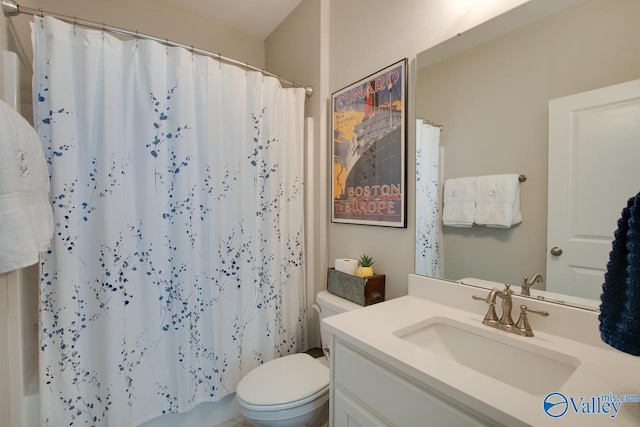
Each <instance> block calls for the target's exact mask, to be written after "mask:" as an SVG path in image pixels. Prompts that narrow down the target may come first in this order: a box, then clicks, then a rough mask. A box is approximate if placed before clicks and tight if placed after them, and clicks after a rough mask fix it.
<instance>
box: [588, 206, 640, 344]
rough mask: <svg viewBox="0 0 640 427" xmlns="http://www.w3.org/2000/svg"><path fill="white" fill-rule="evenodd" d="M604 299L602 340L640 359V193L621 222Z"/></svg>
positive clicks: (601, 310) (607, 275)
mask: <svg viewBox="0 0 640 427" xmlns="http://www.w3.org/2000/svg"><path fill="white" fill-rule="evenodd" d="M600 299H601V301H602V304H601V305H600V316H599V317H598V318H599V319H600V335H601V337H602V341H604V342H606V343H607V344H609V345H610V346H612V347H614V348H617V349H618V350H620V351H624V352H625V353H629V354H633V355H634V356H640V193H638V194H637V195H636V196H635V197H632V198H630V199H629V201H628V202H627V206H626V207H625V208H624V209H623V210H622V216H621V218H620V219H619V220H618V229H617V230H616V232H615V238H614V241H613V244H612V249H611V253H610V256H609V263H608V264H607V272H606V273H605V276H604V284H603V285H602V295H601V297H600Z"/></svg>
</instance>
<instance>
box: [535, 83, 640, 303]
mask: <svg viewBox="0 0 640 427" xmlns="http://www.w3.org/2000/svg"><path fill="white" fill-rule="evenodd" d="M548 187H549V206H548V219H547V277H546V279H547V290H549V291H553V292H558V293H562V294H570V295H574V296H579V297H584V298H590V299H596V300H599V299H600V294H601V293H602V283H603V281H604V272H605V269H606V265H607V262H608V260H609V252H610V251H611V242H612V240H613V233H614V231H615V230H616V228H617V220H618V218H620V213H621V211H622V209H623V207H624V206H626V202H627V200H628V199H629V198H630V197H632V196H635V195H636V194H637V193H638V191H640V80H635V81H631V82H627V83H622V84H619V85H615V86H610V87H606V88H602V89H597V90H593V91H589V92H584V93H580V94H577V95H572V96H567V97H564V98H558V99H555V100H552V101H550V102H549V186H548ZM560 250H561V251H562V253H561V254H560V255H558V254H559V251H560Z"/></svg>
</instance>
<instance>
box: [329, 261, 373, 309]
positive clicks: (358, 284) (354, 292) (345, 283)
mask: <svg viewBox="0 0 640 427" xmlns="http://www.w3.org/2000/svg"><path fill="white" fill-rule="evenodd" d="M384 278H385V276H384V274H378V275H374V276H369V277H365V278H360V277H357V276H352V275H351V274H347V273H343V272H341V271H338V270H336V269H335V268H330V269H329V272H328V273H327V290H328V291H329V292H330V293H332V294H334V295H337V296H339V297H341V298H344V299H348V300H349V301H352V302H355V303H356V304H360V305H362V306H366V305H371V304H375V303H378V302H382V301H384Z"/></svg>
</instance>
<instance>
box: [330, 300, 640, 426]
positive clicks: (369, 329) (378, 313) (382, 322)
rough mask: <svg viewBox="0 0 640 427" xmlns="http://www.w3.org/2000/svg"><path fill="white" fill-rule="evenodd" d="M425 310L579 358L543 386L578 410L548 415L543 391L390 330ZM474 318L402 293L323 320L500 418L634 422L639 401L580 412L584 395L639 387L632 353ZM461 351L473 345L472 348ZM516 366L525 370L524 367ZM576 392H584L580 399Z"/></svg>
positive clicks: (639, 414) (423, 316)
mask: <svg viewBox="0 0 640 427" xmlns="http://www.w3.org/2000/svg"><path fill="white" fill-rule="evenodd" d="M433 317H446V318H451V319H454V320H456V321H457V322H458V323H461V324H468V325H473V326H478V325H479V326H480V327H482V328H487V329H488V330H491V331H495V333H496V334H506V335H508V336H509V338H507V339H512V340H524V345H529V344H532V343H533V344H535V345H537V346H540V347H543V348H546V349H550V350H553V351H555V352H559V353H563V354H566V355H569V356H571V357H575V358H576V359H578V360H579V362H580V363H579V366H578V367H577V369H576V370H575V372H574V373H573V374H572V375H571V377H570V378H569V379H568V380H567V381H566V382H565V383H564V384H563V385H562V386H561V387H560V389H559V390H549V393H551V392H559V393H562V394H563V395H564V396H566V397H567V398H571V397H573V398H574V400H573V402H574V403H576V404H577V403H580V402H581V403H582V405H580V406H579V407H578V413H575V411H574V409H573V408H572V407H571V405H572V404H571V403H569V408H568V411H567V413H566V414H565V415H563V416H562V417H559V418H551V417H549V416H548V415H547V414H546V413H545V412H544V410H543V400H544V397H545V396H539V395H534V394H530V393H527V392H525V391H522V390H520V389H519V388H516V387H514V386H511V385H508V384H506V383H503V382H500V381H498V380H495V379H494V378H491V377H489V376H487V375H484V374H481V373H479V372H477V371H475V370H472V369H470V368H467V367H465V366H462V365H460V364H458V363H457V362H455V361H452V360H450V359H447V358H445V357H442V356H439V355H437V354H435V353H432V352H430V351H428V350H425V349H423V348H421V347H418V346H416V345H414V344H411V343H409V342H407V341H405V340H403V339H401V338H398V337H396V336H394V332H396V331H398V330H402V329H403V328H407V327H410V326H411V325H414V324H416V323H420V322H427V321H428V320H429V319H430V318H433ZM531 317H533V316H532V315H530V320H531ZM516 320H517V319H516ZM481 322H482V316H481V315H478V314H476V313H470V312H468V311H464V310H461V309H457V308H453V307H450V306H447V305H443V304H440V303H436V302H432V301H429V300H425V299H422V298H418V297H416V296H411V295H408V296H404V297H400V298H397V299H393V300H390V301H386V302H384V303H380V304H376V305H372V306H368V307H364V308H362V309H358V310H354V311H351V312H347V313H344V314H340V315H336V316H332V317H329V318H327V319H325V320H324V321H323V323H324V325H323V327H326V328H327V331H328V332H330V333H332V334H335V336H336V337H338V338H342V339H343V340H345V341H347V342H349V343H350V344H351V345H354V346H356V347H357V348H359V349H361V350H363V351H365V352H366V353H367V354H369V355H371V356H372V357H375V358H377V359H379V360H380V361H382V362H384V363H385V364H387V365H388V366H390V367H392V368H394V369H397V370H399V371H401V372H403V373H404V374H406V375H408V376H410V377H412V378H414V379H416V380H417V381H419V382H421V383H423V384H425V386H427V387H431V388H436V389H437V390H440V391H441V392H443V393H445V394H447V395H448V396H450V397H451V398H453V399H455V400H457V401H459V402H460V403H462V404H464V405H466V406H468V407H470V408H472V409H474V410H477V411H479V412H481V413H483V414H485V415H487V416H489V417H491V418H492V419H494V420H496V421H497V422H500V423H503V424H505V425H509V426H511V425H517V424H520V425H534V426H539V425H551V424H553V425H580V426H606V425H609V424H611V425H615V426H627V425H628V426H639V425H640V403H629V402H627V403H622V404H621V406H620V409H619V411H618V413H617V415H616V416H615V418H611V416H610V415H611V414H603V413H600V414H583V413H582V412H581V411H582V410H585V408H586V407H585V406H584V405H585V404H587V403H590V402H592V397H599V396H602V395H609V394H610V393H613V394H615V395H617V396H620V395H623V394H625V395H637V394H640V357H635V356H631V355H628V354H625V353H622V352H619V351H617V350H608V349H603V348H600V347H595V346H593V345H589V344H586V343H582V342H578V341H574V340H571V339H568V338H564V337H561V336H557V335H552V334H549V333H546V332H543V331H535V328H534V332H535V336H534V337H520V336H518V335H515V334H510V333H507V332H504V331H500V330H497V329H494V328H490V327H488V326H484V325H482V323H481ZM532 323H533V322H532ZM575 327H576V328H579V327H580V325H575ZM516 342H517V341H516ZM469 351H470V352H473V348H470V349H469ZM522 368H523V369H527V367H526V366H523V367H522ZM580 398H584V399H583V400H582V401H581V400H580Z"/></svg>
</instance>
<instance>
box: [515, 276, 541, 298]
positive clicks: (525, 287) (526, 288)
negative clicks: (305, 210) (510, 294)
mask: <svg viewBox="0 0 640 427" xmlns="http://www.w3.org/2000/svg"><path fill="white" fill-rule="evenodd" d="M542 281H543V279H542V276H541V275H540V274H538V273H536V274H534V275H533V277H532V278H531V280H529V278H528V277H527V276H524V277H523V278H522V288H521V289H520V295H526V296H531V291H530V289H531V287H532V286H533V284H534V283H542Z"/></svg>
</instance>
